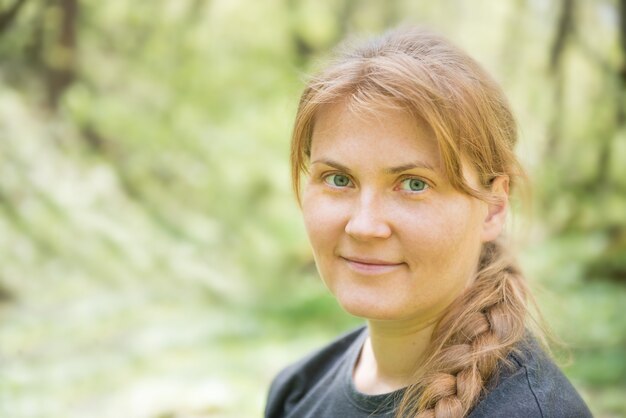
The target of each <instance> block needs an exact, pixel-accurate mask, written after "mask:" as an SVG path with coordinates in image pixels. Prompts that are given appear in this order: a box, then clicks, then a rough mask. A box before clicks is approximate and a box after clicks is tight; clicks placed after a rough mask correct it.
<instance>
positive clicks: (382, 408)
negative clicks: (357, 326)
mask: <svg viewBox="0 0 626 418" xmlns="http://www.w3.org/2000/svg"><path fill="white" fill-rule="evenodd" d="M367 336H368V330H367V326H364V327H363V330H362V331H361V333H360V334H359V335H358V336H357V339H356V340H355V342H354V344H352V346H351V347H350V349H349V351H348V353H347V357H346V361H345V362H344V367H343V370H342V372H341V373H342V374H343V378H342V381H343V384H342V386H343V388H344V393H345V394H346V396H347V398H348V400H350V402H351V403H352V404H353V405H354V406H355V407H357V408H358V409H360V410H362V411H364V412H368V413H370V414H373V413H376V414H387V413H389V412H393V411H394V409H395V407H396V405H397V403H398V402H399V401H400V399H401V398H402V396H403V395H404V391H405V388H402V389H398V390H395V391H393V392H388V393H382V394H379V395H367V394H365V393H363V392H359V390H358V389H357V388H356V386H355V385H354V380H353V379H352V374H353V371H354V368H355V367H356V362H357V360H358V358H359V356H360V354H361V350H362V349H363V345H364V344H365V340H366V339H367Z"/></svg>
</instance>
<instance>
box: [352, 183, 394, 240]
mask: <svg viewBox="0 0 626 418" xmlns="http://www.w3.org/2000/svg"><path fill="white" fill-rule="evenodd" d="M383 206H384V205H382V203H381V201H380V198H377V197H376V196H374V195H372V194H369V195H362V196H360V199H359V200H358V202H356V204H355V205H354V207H353V210H352V213H351V214H350V218H349V220H348V223H347V224H346V228H345V231H346V233H347V234H348V235H350V236H351V237H352V238H354V239H356V240H359V241H367V240H371V239H376V238H379V239H380V238H389V236H391V227H390V225H389V223H388V222H387V217H386V213H385V212H386V211H385V208H384V207H383Z"/></svg>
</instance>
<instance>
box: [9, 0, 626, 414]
mask: <svg viewBox="0 0 626 418" xmlns="http://www.w3.org/2000/svg"><path fill="white" fill-rule="evenodd" d="M625 3H626V1H624V0H620V1H617V0H613V1H609V0H588V1H580V0H579V1H576V0H561V1H548V0H512V1H507V2H504V1H469V0H443V1H438V2H419V1H412V0H388V1H375V0H301V1H298V0H266V1H252V0H248V1H244V0H149V1H148V0H137V1H122V0H109V1H79V0H37V1H36V0H0V321H1V322H0V416H1V417H7V418H25V417H29V418H30V417H70V418H74V417H81V418H82V417H116V418H119V417H130V418H135V417H136V418H182V417H185V418H189V417H232V418H234V417H238V418H239V417H254V416H261V414H262V409H263V406H264V401H265V396H266V391H267V386H268V384H269V382H270V380H271V378H272V377H273V376H274V375H275V374H276V373H277V371H278V370H279V369H280V368H282V367H283V366H284V365H286V364H287V363H288V362H290V361H292V360H294V359H296V358H298V357H300V356H301V355H303V354H304V353H306V352H308V351H310V350H312V349H314V348H315V347H318V346H320V345H321V344H323V343H325V342H327V341H328V340H329V339H331V338H333V337H334V336H335V335H337V334H338V333H340V332H342V331H344V330H347V329H349V328H351V327H354V326H356V325H358V324H360V323H361V321H360V320H358V319H355V318H352V317H350V316H348V315H347V314H344V313H342V312H341V310H340V309H339V308H338V307H337V306H336V305H335V302H334V301H333V300H332V298H331V297H329V296H328V295H327V294H326V292H325V290H324V288H323V286H322V285H321V284H320V283H319V280H318V279H317V277H316V273H315V267H314V265H313V262H312V257H311V254H310V250H309V248H308V244H307V242H306V238H305V236H304V230H303V227H302V224H301V221H300V215H299V212H298V209H297V206H296V204H295V201H294V199H293V197H292V195H291V190H290V179H289V166H288V151H289V150H288V147H289V144H288V143H289V135H290V129H291V124H292V120H293V117H294V114H295V109H296V105H297V101H298V97H299V94H300V91H301V89H302V87H303V79H304V78H305V76H306V74H308V73H310V72H311V71H312V70H313V69H314V68H317V67H318V65H319V63H320V62H323V59H324V57H326V56H327V55H328V53H329V51H330V49H331V48H332V46H333V45H335V44H336V43H337V42H338V41H339V40H340V39H342V38H344V37H345V36H347V35H350V34H368V33H378V32H380V31H382V30H384V29H385V28H388V27H390V26H393V25H395V24H397V23H399V22H408V23H419V24H426V25H429V26H431V27H433V28H435V29H436V30H438V31H440V32H442V33H444V34H446V35H447V36H449V37H450V38H452V39H453V40H454V41H456V42H457V43H458V44H460V45H461V46H462V47H464V48H465V49H466V50H467V51H468V52H469V53H470V54H471V55H473V56H474V57H476V58H477V59H478V60H479V61H480V62H482V63H483V64H484V65H485V66H486V67H487V68H488V69H489V70H490V71H491V72H492V73H493V74H494V76H495V77H496V78H497V79H498V80H499V81H500V82H501V83H502V85H503V87H504V89H505V91H506V92H507V94H508V96H509V98H510V100H511V102H512V105H513V107H514V109H515V112H516V114H517V116H518V119H519V122H520V130H521V139H520V144H519V148H518V152H519V155H520V156H521V158H522V160H523V161H524V163H525V164H526V166H527V167H528V169H529V172H530V174H531V179H532V184H533V186H534V200H533V202H534V204H533V206H532V210H531V211H530V212H528V213H526V214H524V213H521V212H520V213H518V214H517V215H516V216H515V218H514V222H513V224H514V227H513V229H514V230H515V231H516V233H515V236H516V237H519V239H518V240H517V241H518V246H519V247H520V250H521V255H522V261H523V264H524V266H525V269H526V271H527V273H528V276H529V280H530V281H531V284H532V286H533V288H535V289H536V293H537V298H538V300H539V303H540V305H541V307H542V308H543V312H544V315H545V317H546V319H547V321H548V323H549V324H550V325H551V327H552V328H553V329H554V332H555V334H556V335H557V336H558V337H560V338H561V339H562V340H564V341H565V343H566V344H567V347H568V351H567V352H564V350H558V351H559V353H560V355H559V358H560V359H561V364H562V365H563V368H564V370H565V372H566V374H567V375H568V376H569V377H570V379H571V380H572V382H573V383H574V384H575V386H576V387H577V388H578V389H579V390H580V392H581V393H582V396H583V397H584V399H585V400H586V401H587V402H588V404H589V405H590V407H591V409H592V411H593V412H594V414H595V415H596V416H598V417H605V418H607V417H620V416H626V401H624V399H625V398H624V394H625V393H626V315H624V314H625V313H626V312H625V310H624V307H625V306H626V168H625V161H626V94H625V92H626V6H625Z"/></svg>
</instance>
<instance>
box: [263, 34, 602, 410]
mask: <svg viewBox="0 0 626 418" xmlns="http://www.w3.org/2000/svg"><path fill="white" fill-rule="evenodd" d="M515 142H516V126H515V122H514V119H513V116H512V114H511V111H510V109H509V106H508V104H507V101H506V99H505V97H504V95H503V93H502V92H501V90H500V88H499V87H498V86H497V85H496V83H495V82H494V81H493V80H492V79H491V77H490V76H489V75H488V74H487V73H486V72H485V71H484V70H483V69H482V68H481V67H480V66H479V65H478V64H477V63H476V62H475V61H474V60H472V59H471V58H470V57H468V56H467V55H466V54H465V53H464V52H462V51H460V50H459V49H457V48H455V47H454V46H452V45H451V44H450V43H449V42H448V41H447V40H445V39H442V38H441V37H439V36H437V35H435V34H432V33H430V32H427V31H422V30H416V29H403V30H396V31H392V32H390V33H387V34H385V35H383V36H382V37H380V38H377V39H374V40H372V41H370V42H369V43H367V44H365V45H362V46H357V47H354V48H351V49H348V50H346V51H344V52H343V53H342V54H340V55H339V57H338V58H337V59H336V61H335V62H333V63H332V64H331V65H330V66H328V67H327V68H326V69H325V70H324V71H323V72H321V74H319V75H318V76H317V77H316V78H314V79H312V80H311V81H310V82H309V84H308V86H307V87H306V89H305V91H304V93H303V95H302V98H301V101H300V106H299V109H298V114H297V116H296V121H295V128H294V133H293V142H292V154H291V158H292V168H293V182H294V188H295V191H296V194H297V196H298V199H299V202H300V204H301V207H302V213H303V217H304V221H305V225H306V229H307V233H308V236H309V239H310V242H311V245H312V248H313V253H314V256H315V262H316V264H317V267H318V270H319V272H320V275H321V277H322V279H323V281H324V283H325V284H326V286H327V287H328V289H329V290H330V291H331V292H332V294H333V295H334V296H335V297H336V298H337V300H338V302H339V303H340V305H341V306H342V307H343V308H344V309H345V310H346V311H347V312H349V313H350V314H352V315H356V316H359V317H362V318H365V319H366V321H367V326H366V327H363V328H360V329H358V330H356V331H353V332H351V333H349V334H347V335H345V336H343V337H341V338H339V339H338V340H336V341H334V342H333V343H331V344H330V345H328V346H327V347H325V348H323V349H322V350H320V351H317V352H316V353H314V354H312V355H310V356H308V357H306V358H305V359H303V360H301V361H299V362H298V363H296V364H294V365H292V366H290V367H288V368H286V369H285V370H283V371H282V372H281V373H280V374H279V375H278V377H277V378H276V379H275V380H274V382H273V384H272V387H271V389H270V394H269V399H268V403H267V408H266V417H267V418H279V417H298V418H303V417H316V418H319V417H338V418H349V417H437V418H441V417H465V416H469V417H472V418H475V417H500V416H503V417H504V416H506V417H509V418H510V417H588V416H591V414H590V412H589V410H588V409H587V407H586V406H585V404H584V402H583V401H582V400H581V398H580V396H579V395H578V394H577V393H576V391H575V389H574V388H573V387H572V386H571V384H570V383H569V382H568V381H567V379H566V378H565V377H564V376H563V374H562V373H561V372H560V371H559V370H558V368H557V367H556V366H555V365H554V363H553V362H552V361H551V360H550V359H549V358H548V357H547V356H546V355H545V354H544V353H543V351H542V350H541V348H540V347H539V345H538V344H537V342H536V340H535V338H534V337H533V336H532V335H531V333H530V332H529V331H528V330H527V328H526V321H527V311H528V307H527V297H528V289H527V287H526V284H525V280H524V277H523V276H522V273H521V272H520V270H519V268H518V267H517V265H516V263H515V260H514V259H513V258H511V256H510V255H509V254H508V253H507V252H506V250H505V245H504V243H503V239H502V231H503V227H504V224H505V218H506V215H507V211H508V201H509V194H510V192H511V191H512V190H514V189H515V188H516V187H517V186H518V182H520V180H521V179H522V178H523V171H522V169H521V167H520V165H519V163H518V161H517V160H516V157H515V155H514V151H513V147H514V144H515ZM302 175H305V176H306V181H305V184H304V185H302V184H301V177H302Z"/></svg>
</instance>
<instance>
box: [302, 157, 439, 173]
mask: <svg viewBox="0 0 626 418" xmlns="http://www.w3.org/2000/svg"><path fill="white" fill-rule="evenodd" d="M317 163H322V164H326V165H329V166H331V167H335V168H336V169H338V170H341V171H345V172H346V173H350V172H351V170H350V169H349V168H348V167H346V166H345V165H343V164H341V163H338V162H337V161H333V160H329V159H319V160H315V161H312V162H311V164H317ZM415 168H424V169H427V170H430V171H433V172H437V170H435V168H434V167H433V166H432V165H431V164H428V163H426V162H424V161H414V162H411V163H407V164H402V165H399V166H396V167H389V168H386V169H385V173H386V174H398V173H402V172H403V171H408V170H413V169H415Z"/></svg>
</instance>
